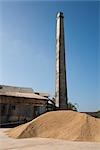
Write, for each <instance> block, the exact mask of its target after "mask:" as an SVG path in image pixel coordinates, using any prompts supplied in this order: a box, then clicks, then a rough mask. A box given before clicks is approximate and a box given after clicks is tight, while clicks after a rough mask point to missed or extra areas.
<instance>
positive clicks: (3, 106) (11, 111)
mask: <svg viewBox="0 0 100 150" xmlns="http://www.w3.org/2000/svg"><path fill="white" fill-rule="evenodd" d="M42 95H43V93H42ZM45 95H46V97H45ZM47 105H48V98H47V94H44V96H41V93H40V95H39V93H38V94H35V93H34V92H33V90H32V89H31V88H19V87H12V86H0V124H6V123H14V122H19V123H22V122H27V121H30V120H32V119H34V118H36V117H37V116H39V115H40V114H43V113H44V112H46V111H47Z"/></svg>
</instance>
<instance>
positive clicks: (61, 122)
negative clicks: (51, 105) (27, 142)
mask: <svg viewBox="0 0 100 150" xmlns="http://www.w3.org/2000/svg"><path fill="white" fill-rule="evenodd" d="M8 135H9V136H10V137H14V138H29V137H45V138H57V139H64V140H72V141H100V120H99V119H96V118H94V117H91V116H89V115H87V114H84V113H79V112H74V111H52V112H48V113H45V114H43V115H41V116H39V117H37V118H36V119H34V120H32V121H30V122H28V123H26V124H24V125H20V126H18V127H15V128H13V129H10V130H9V131H8Z"/></svg>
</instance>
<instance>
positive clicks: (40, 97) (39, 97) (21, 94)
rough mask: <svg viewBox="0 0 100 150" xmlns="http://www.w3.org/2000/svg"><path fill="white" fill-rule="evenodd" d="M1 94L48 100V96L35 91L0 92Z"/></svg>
mask: <svg viewBox="0 0 100 150" xmlns="http://www.w3.org/2000/svg"><path fill="white" fill-rule="evenodd" d="M0 95H4V96H14V97H25V98H34V99H43V100H48V99H47V98H46V97H43V96H40V95H37V94H34V93H20V92H0Z"/></svg>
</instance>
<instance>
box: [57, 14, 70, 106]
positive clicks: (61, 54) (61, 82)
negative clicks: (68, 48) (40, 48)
mask: <svg viewBox="0 0 100 150" xmlns="http://www.w3.org/2000/svg"><path fill="white" fill-rule="evenodd" d="M55 102H56V107H58V108H59V109H67V102H68V98H67V82H66V60H65V41H64V15H63V13H62V12H59V13H58V14H57V25H56V96H55Z"/></svg>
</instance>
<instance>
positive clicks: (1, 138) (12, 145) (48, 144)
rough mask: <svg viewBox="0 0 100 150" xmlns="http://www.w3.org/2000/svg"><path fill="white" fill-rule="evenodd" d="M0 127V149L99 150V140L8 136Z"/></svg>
mask: <svg viewBox="0 0 100 150" xmlns="http://www.w3.org/2000/svg"><path fill="white" fill-rule="evenodd" d="M6 130H8V129H3V128H1V129H0V150H100V142H72V141H65V140H55V139H50V138H27V139H13V138H9V137H8V136H7V135H6V134H5V131H6Z"/></svg>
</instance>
